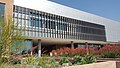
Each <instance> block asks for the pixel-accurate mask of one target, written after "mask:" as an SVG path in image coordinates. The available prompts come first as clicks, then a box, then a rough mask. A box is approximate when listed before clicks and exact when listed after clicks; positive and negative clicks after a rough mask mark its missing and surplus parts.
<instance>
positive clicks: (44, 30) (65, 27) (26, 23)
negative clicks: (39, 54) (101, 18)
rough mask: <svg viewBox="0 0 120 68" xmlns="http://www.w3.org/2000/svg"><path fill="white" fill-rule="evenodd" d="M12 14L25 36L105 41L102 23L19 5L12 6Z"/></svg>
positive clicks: (15, 23)
mask: <svg viewBox="0 0 120 68" xmlns="http://www.w3.org/2000/svg"><path fill="white" fill-rule="evenodd" d="M13 16H14V25H17V27H18V28H24V27H25V31H24V35H25V36H30V37H47V38H61V39H75V40H93V41H106V34H105V26H103V25H98V24H93V23H90V22H86V21H82V20H77V19H72V18H68V17H63V16H59V15H55V14H51V13H46V12H42V11H37V10H33V9H29V8H24V7H20V6H14V15H13Z"/></svg>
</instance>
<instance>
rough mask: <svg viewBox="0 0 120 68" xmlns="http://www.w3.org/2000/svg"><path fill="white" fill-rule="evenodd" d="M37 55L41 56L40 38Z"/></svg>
mask: <svg viewBox="0 0 120 68" xmlns="http://www.w3.org/2000/svg"><path fill="white" fill-rule="evenodd" d="M38 57H41V40H40V39H39V40H38Z"/></svg>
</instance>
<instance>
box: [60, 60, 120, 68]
mask: <svg viewBox="0 0 120 68" xmlns="http://www.w3.org/2000/svg"><path fill="white" fill-rule="evenodd" d="M62 68H120V66H117V62H116V61H107V62H99V63H92V64H84V65H76V66H68V67H62Z"/></svg>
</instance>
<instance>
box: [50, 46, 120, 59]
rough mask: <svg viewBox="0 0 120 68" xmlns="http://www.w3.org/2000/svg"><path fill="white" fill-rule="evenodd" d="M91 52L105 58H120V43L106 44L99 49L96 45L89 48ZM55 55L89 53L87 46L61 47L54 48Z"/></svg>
mask: <svg viewBox="0 0 120 68" xmlns="http://www.w3.org/2000/svg"><path fill="white" fill-rule="evenodd" d="M88 52H89V54H92V55H96V56H99V57H103V58H120V46H119V45H105V46H104V47H102V48H100V49H98V48H95V47H92V48H89V49H88ZM51 53H52V55H53V56H66V57H73V56H75V55H81V56H85V55H86V54H87V48H75V49H71V48H60V49H56V50H53V51H52V52H51Z"/></svg>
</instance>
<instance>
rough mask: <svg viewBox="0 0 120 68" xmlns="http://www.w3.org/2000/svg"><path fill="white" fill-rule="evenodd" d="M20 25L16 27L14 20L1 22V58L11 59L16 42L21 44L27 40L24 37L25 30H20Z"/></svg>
mask: <svg viewBox="0 0 120 68" xmlns="http://www.w3.org/2000/svg"><path fill="white" fill-rule="evenodd" d="M17 27H18V25H14V23H13V21H12V18H9V19H5V20H4V22H0V58H1V57H3V56H4V57H5V56H7V57H10V55H11V50H12V47H14V46H16V44H15V43H16V42H21V41H23V40H24V39H25V37H24V36H23V35H22V33H23V30H24V28H23V29H18V28H17Z"/></svg>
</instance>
